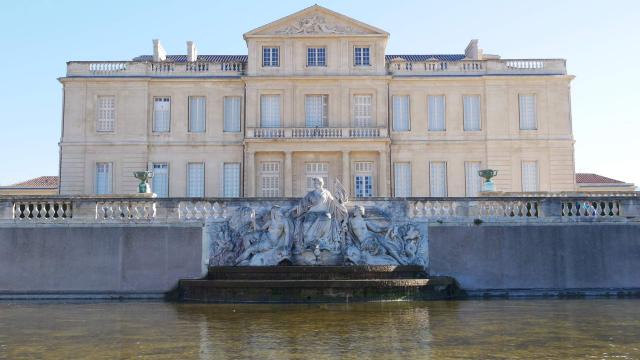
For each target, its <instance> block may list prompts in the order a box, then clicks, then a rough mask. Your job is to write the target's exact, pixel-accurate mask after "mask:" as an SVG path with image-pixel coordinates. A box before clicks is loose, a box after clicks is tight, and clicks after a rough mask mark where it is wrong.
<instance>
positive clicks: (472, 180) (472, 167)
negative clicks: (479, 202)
mask: <svg viewBox="0 0 640 360" xmlns="http://www.w3.org/2000/svg"><path fill="white" fill-rule="evenodd" d="M478 171H480V162H479V161H465V163H464V178H465V194H466V196H478V193H479V192H480V189H481V188H482V178H481V177H480V175H478Z"/></svg>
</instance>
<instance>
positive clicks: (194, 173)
mask: <svg viewBox="0 0 640 360" xmlns="http://www.w3.org/2000/svg"><path fill="white" fill-rule="evenodd" d="M187 196H190V197H203V196H204V163H201V162H200V163H189V164H187Z"/></svg>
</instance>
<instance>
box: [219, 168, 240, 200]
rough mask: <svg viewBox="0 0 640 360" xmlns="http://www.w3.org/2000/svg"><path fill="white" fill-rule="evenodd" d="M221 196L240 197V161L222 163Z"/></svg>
mask: <svg viewBox="0 0 640 360" xmlns="http://www.w3.org/2000/svg"><path fill="white" fill-rule="evenodd" d="M223 168H224V169H223V174H222V176H223V179H222V196H224V197H240V163H224V165H223Z"/></svg>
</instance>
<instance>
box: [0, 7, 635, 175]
mask: <svg viewBox="0 0 640 360" xmlns="http://www.w3.org/2000/svg"><path fill="white" fill-rule="evenodd" d="M312 1H313V0H310V1H264V0H260V1H239V0H236V1H214V0H208V1H199V0H189V1H161V0H155V1H139V0H126V1H120V0H109V1H100V2H97V1H95V2H91V1H86V0H84V1H64V0H57V1H53V0H52V1H6V2H3V4H2V10H1V11H0V46H1V48H0V49H1V51H0V74H1V75H2V80H3V84H2V85H3V86H0V150H1V151H0V185H9V184H12V183H15V182H18V181H22V180H27V179H30V178H33V177H37V176H41V175H57V174H58V158H59V149H58V142H59V140H60V124H61V117H62V85H61V84H60V83H59V82H58V80H57V78H58V77H61V76H64V74H65V71H66V62H67V61H71V60H130V59H131V58H133V57H135V56H137V55H142V54H151V53H152V43H151V40H152V39H155V38H159V39H160V40H161V42H162V43H163V45H164V47H165V49H166V50H167V52H168V53H169V54H185V53H186V45H185V42H186V41H187V40H193V41H195V43H196V44H197V47H198V52H199V54H246V53H247V49H246V45H245V42H244V40H243V39H242V34H243V33H245V32H247V31H249V30H251V29H254V28H256V27H259V26H261V25H264V24H266V23H269V22H271V21H274V20H277V19H279V18H281V17H284V16H286V15H289V14H291V13H293V12H296V11H298V10H301V9H303V8H306V7H308V6H311V5H313V4H314V2H312ZM317 3H318V4H319V5H322V6H324V7H327V8H329V9H332V10H334V11H337V12H339V13H342V14H345V15H347V16H350V17H352V18H355V19H358V20H360V21H362V22H365V23H367V24H371V25H373V26H376V27H379V28H382V29H384V30H386V31H387V32H389V33H390V34H391V37H390V39H389V43H388V45H387V53H388V54H391V53H395V54H402V53H405V54H420V53H423V54H434V53H440V54H442V53H449V54H461V53H463V52H464V49H465V47H466V46H467V44H468V43H469V40H471V39H479V40H480V43H479V44H480V47H481V48H483V49H484V51H485V53H487V54H498V55H500V56H502V57H503V58H564V59H567V70H568V73H569V74H571V75H575V76H576V78H575V80H573V82H572V85H571V93H572V115H573V133H574V138H575V141H576V143H575V159H576V171H577V172H594V173H598V174H601V175H605V176H608V177H612V178H614V179H619V180H622V181H625V182H633V183H635V184H636V185H640V156H639V154H640V150H639V149H640V148H639V147H638V143H640V1H635V0H628V1H615V0H610V1H585V0H570V1H562V0H536V1H507V0H501V1H498V0H482V1H471V0H469V1H465V0H457V1H455V2H452V1H431V0H428V1H426V0H422V1H403V0H395V1H377V0H366V1H360V0H358V1H338V0H335V1H320V0H318V1H317Z"/></svg>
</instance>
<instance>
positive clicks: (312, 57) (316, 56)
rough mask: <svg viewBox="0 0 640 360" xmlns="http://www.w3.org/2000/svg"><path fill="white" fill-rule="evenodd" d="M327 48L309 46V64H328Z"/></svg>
mask: <svg viewBox="0 0 640 360" xmlns="http://www.w3.org/2000/svg"><path fill="white" fill-rule="evenodd" d="M325 52H326V50H325V48H307V66H327V62H326V56H325Z"/></svg>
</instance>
